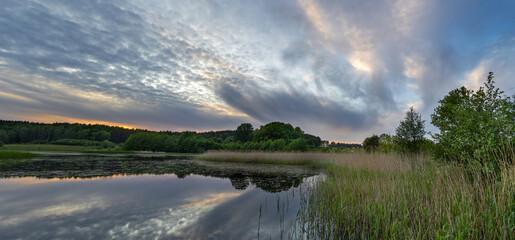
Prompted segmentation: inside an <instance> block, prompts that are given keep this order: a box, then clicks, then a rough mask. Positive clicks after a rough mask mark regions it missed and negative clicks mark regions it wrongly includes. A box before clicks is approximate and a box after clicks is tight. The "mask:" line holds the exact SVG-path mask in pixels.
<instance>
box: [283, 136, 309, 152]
mask: <svg viewBox="0 0 515 240" xmlns="http://www.w3.org/2000/svg"><path fill="white" fill-rule="evenodd" d="M286 150H287V151H306V150H308V144H307V141H306V139H304V138H297V139H295V140H293V141H291V142H290V144H288V146H286Z"/></svg>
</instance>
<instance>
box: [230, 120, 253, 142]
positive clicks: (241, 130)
mask: <svg viewBox="0 0 515 240" xmlns="http://www.w3.org/2000/svg"><path fill="white" fill-rule="evenodd" d="M252 132H254V127H253V126H252V124H250V123H242V124H241V125H240V126H238V128H236V132H234V139H235V140H236V141H240V142H242V143H245V142H248V141H250V140H252Z"/></svg>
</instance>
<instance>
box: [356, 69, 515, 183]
mask: <svg viewBox="0 0 515 240" xmlns="http://www.w3.org/2000/svg"><path fill="white" fill-rule="evenodd" d="M493 77H494V76H493V73H492V72H490V74H489V75H488V78H487V80H486V82H485V83H484V86H483V87H480V88H479V89H478V90H477V91H473V90H469V89H467V88H466V87H461V88H457V89H454V90H452V91H450V92H449V93H448V94H447V95H446V96H445V97H444V98H443V99H441V100H440V101H439V102H438V103H439V105H438V106H437V107H436V109H435V110H434V112H433V113H432V114H431V124H433V125H434V126H435V127H437V128H438V129H439V132H438V133H434V134H431V137H432V139H433V140H434V141H431V140H429V139H426V138H425V137H424V136H425V134H426V131H425V130H424V121H422V118H421V115H420V114H419V113H417V112H415V111H414V110H413V108H410V110H409V111H408V112H406V117H405V119H404V120H403V121H401V122H400V124H399V126H398V127H397V129H396V134H395V135H393V136H392V135H388V134H381V135H373V136H371V137H368V138H366V139H365V141H363V147H364V148H365V149H366V150H367V151H382V152H392V151H395V152H403V153H406V152H408V153H413V152H423V151H425V152H430V153H432V156H433V157H434V158H435V159H437V160H440V161H447V162H455V163H458V164H462V165H464V166H466V169H467V170H471V171H475V170H477V169H480V170H481V172H482V173H483V174H493V173H498V172H500V169H501V167H503V166H504V167H506V166H507V165H508V166H509V165H510V164H513V163H514V158H515V156H514V154H513V147H514V145H515V144H514V137H515V128H514V126H515V95H514V97H513V98H511V97H508V96H506V95H504V94H503V93H504V92H503V91H501V90H500V89H499V88H496V87H495V86H494V83H495V82H494V81H493Z"/></svg>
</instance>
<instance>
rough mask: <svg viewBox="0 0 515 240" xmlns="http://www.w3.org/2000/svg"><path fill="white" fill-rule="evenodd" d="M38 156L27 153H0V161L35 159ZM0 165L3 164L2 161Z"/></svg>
mask: <svg viewBox="0 0 515 240" xmlns="http://www.w3.org/2000/svg"><path fill="white" fill-rule="evenodd" d="M39 156H41V155H39V154H34V153H28V152H12V151H0V160H6V159H28V158H35V157H39ZM0 163H4V161H1V162H0Z"/></svg>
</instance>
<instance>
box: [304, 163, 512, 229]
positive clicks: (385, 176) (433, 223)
mask: <svg viewBox="0 0 515 240" xmlns="http://www.w3.org/2000/svg"><path fill="white" fill-rule="evenodd" d="M353 158H355V159H353ZM369 158H370V159H366V158H365V159H363V156H362V155H347V156H345V157H342V158H341V159H335V160H333V161H332V163H333V164H331V165H328V167H327V168H326V170H327V171H328V174H327V177H326V179H325V181H321V182H317V183H314V184H313V185H311V186H310V189H309V191H307V192H305V195H304V197H303V203H302V207H301V210H300V211H299V213H298V225H297V226H296V227H295V230H294V233H295V237H296V238H303V239H392V238H394V239H515V167H514V166H513V165H504V166H503V167H502V169H501V172H500V174H499V175H500V176H489V177H485V176H484V175H482V174H481V172H480V171H477V173H471V172H467V171H465V169H464V168H463V167H462V166H458V165H453V164H444V163H437V162H434V161H431V160H430V159H429V157H428V156H395V155H381V154H378V155H369ZM358 161H364V162H363V163H356V162H358Z"/></svg>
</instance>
